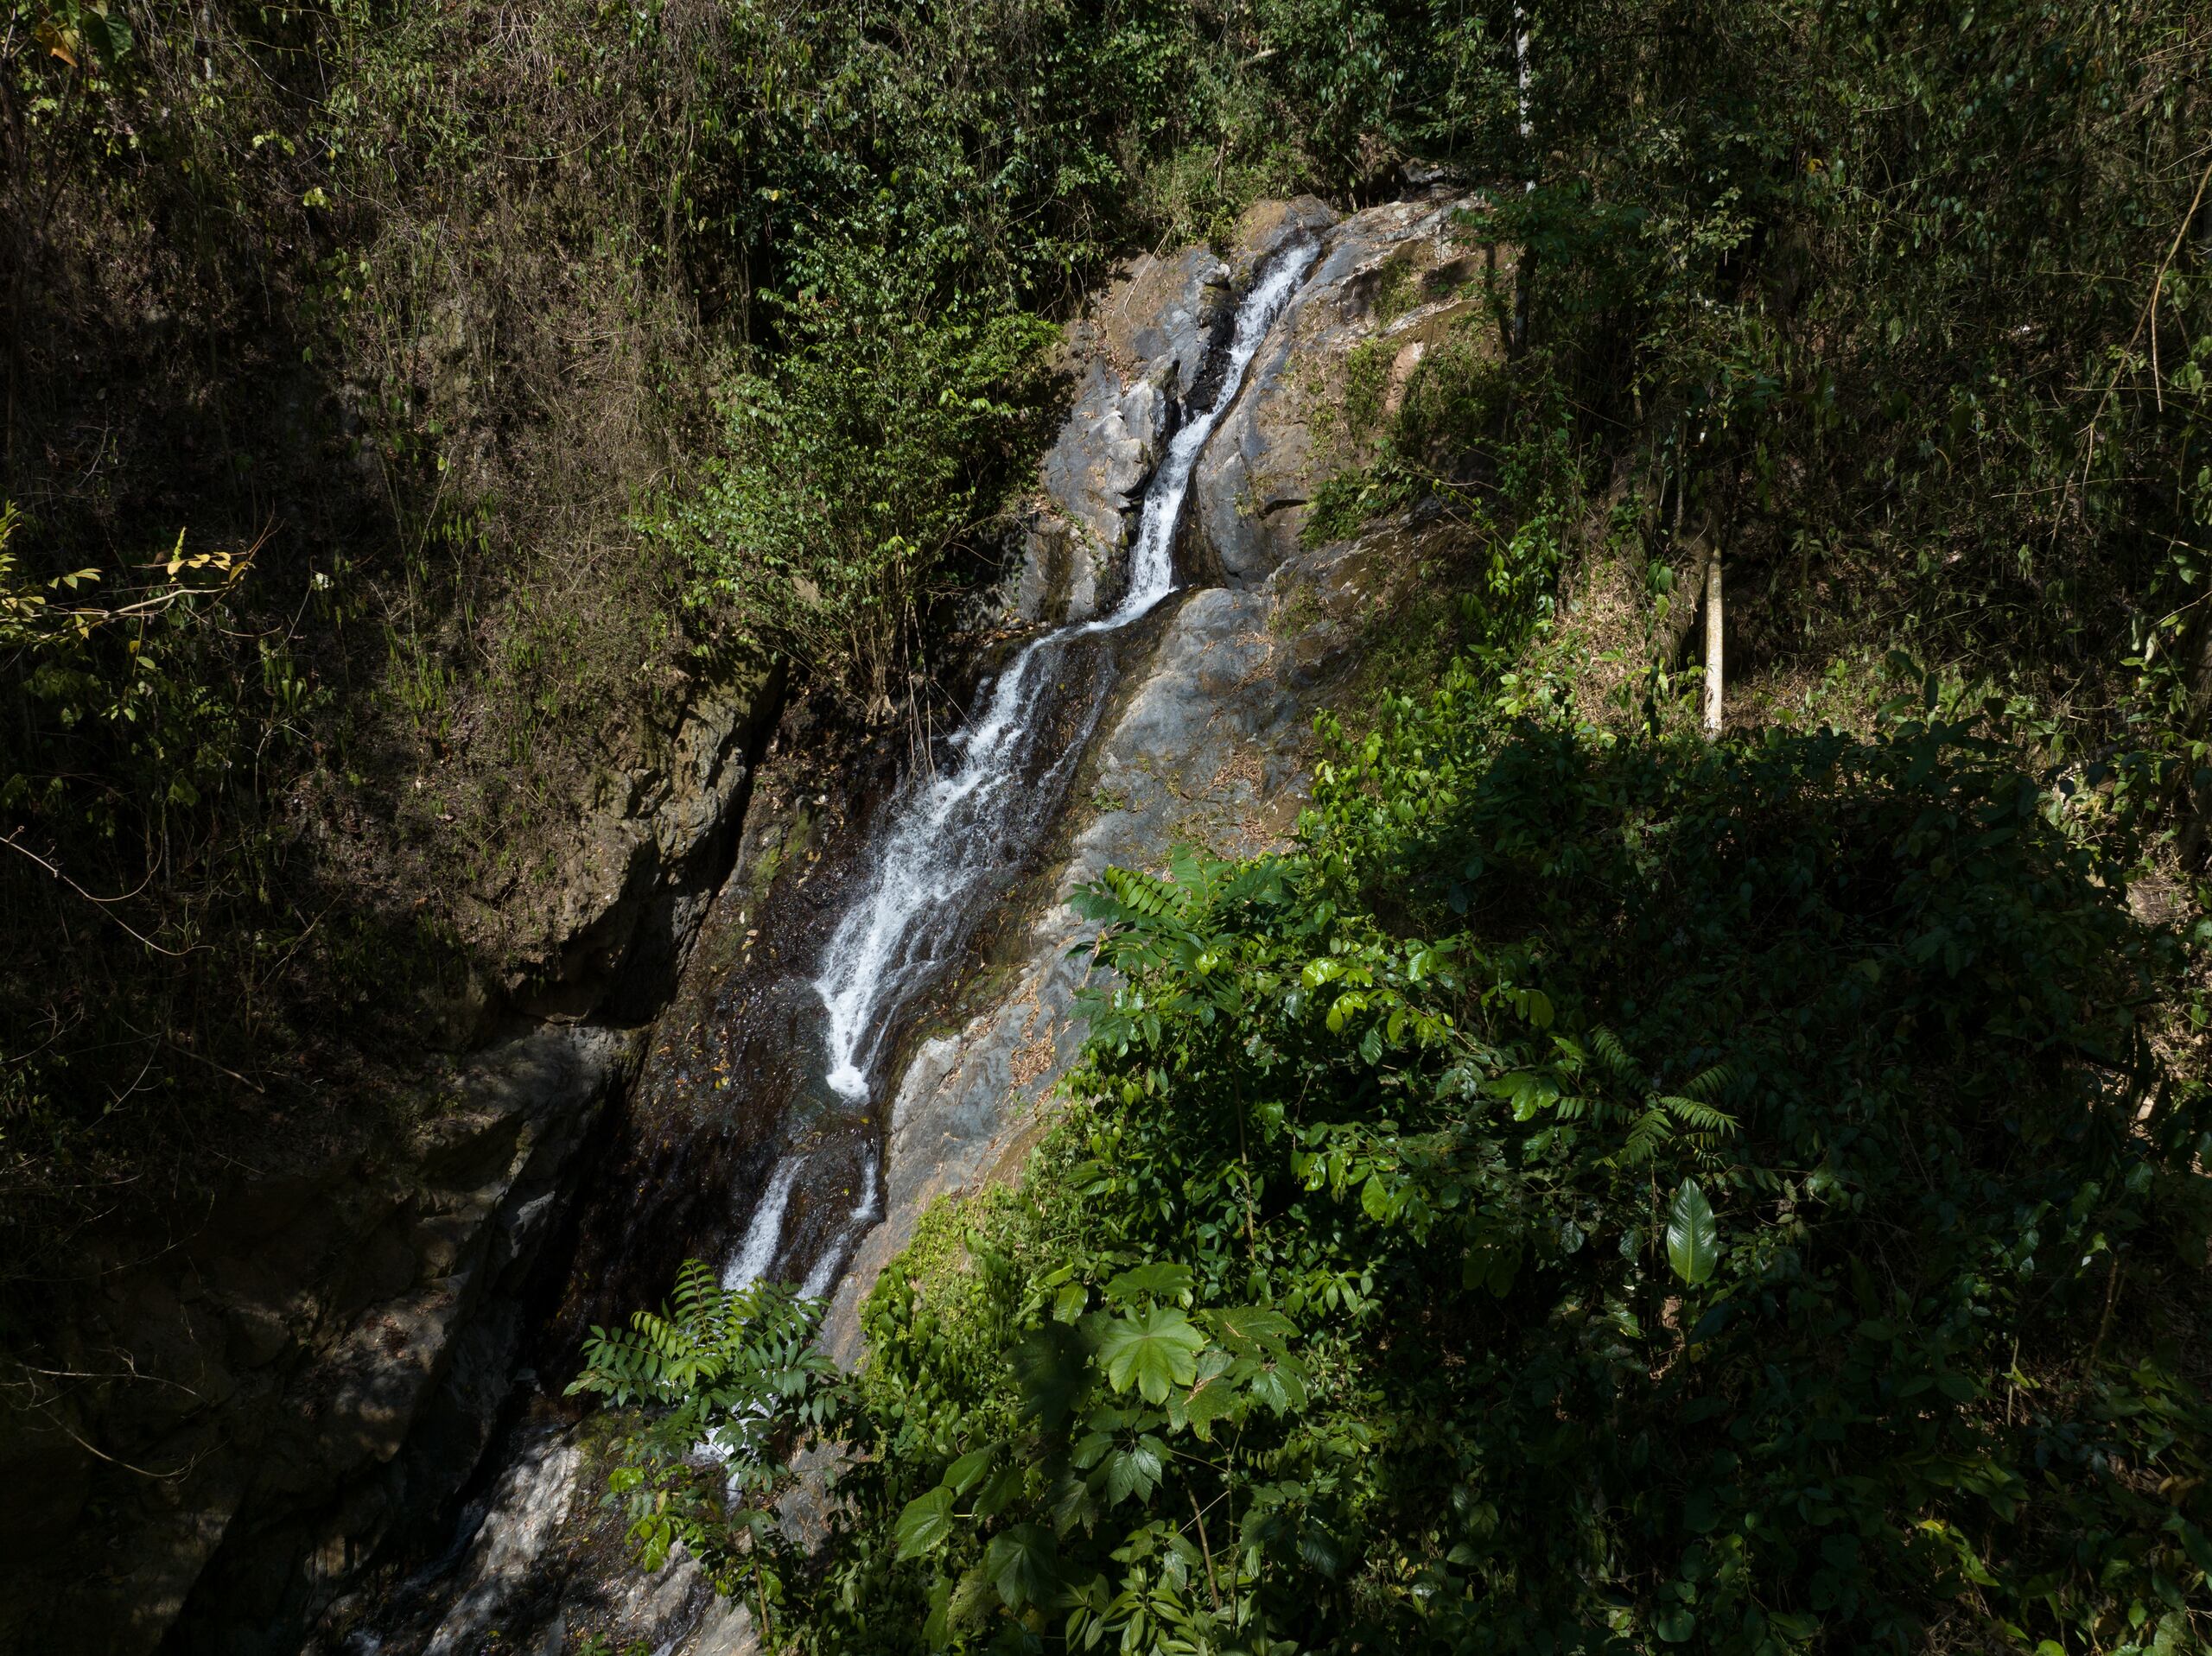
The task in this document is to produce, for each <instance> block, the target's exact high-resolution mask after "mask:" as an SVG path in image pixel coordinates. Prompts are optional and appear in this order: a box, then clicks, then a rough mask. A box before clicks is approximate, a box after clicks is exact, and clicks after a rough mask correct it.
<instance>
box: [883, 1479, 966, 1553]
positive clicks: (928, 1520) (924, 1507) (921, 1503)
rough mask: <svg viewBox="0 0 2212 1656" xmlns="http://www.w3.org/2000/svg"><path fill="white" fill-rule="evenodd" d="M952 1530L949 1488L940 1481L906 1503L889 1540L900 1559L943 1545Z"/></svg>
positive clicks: (950, 1492) (950, 1493)
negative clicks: (895, 1545) (895, 1548)
mask: <svg viewBox="0 0 2212 1656" xmlns="http://www.w3.org/2000/svg"><path fill="white" fill-rule="evenodd" d="M951 1533H952V1491H951V1490H950V1489H948V1488H945V1487H944V1485H943V1484H939V1485H938V1487H937V1488H934V1489H932V1490H931V1491H930V1492H929V1493H928V1494H925V1495H922V1496H920V1497H918V1499H916V1500H913V1501H908V1502H907V1503H906V1511H904V1512H902V1513H899V1524H898V1527H897V1528H896V1529H894V1530H893V1532H892V1539H893V1540H895V1541H896V1542H897V1543H898V1545H899V1557H900V1558H920V1557H921V1556H922V1555H923V1554H924V1553H925V1552H929V1551H933V1550H935V1549H936V1548H938V1547H939V1546H942V1545H944V1542H945V1540H946V1539H947V1538H948V1537H950V1535H951Z"/></svg>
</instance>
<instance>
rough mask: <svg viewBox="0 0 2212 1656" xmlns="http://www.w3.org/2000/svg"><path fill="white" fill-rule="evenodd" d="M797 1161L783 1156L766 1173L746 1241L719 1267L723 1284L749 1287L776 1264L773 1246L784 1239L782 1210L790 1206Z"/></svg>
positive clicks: (733, 1288) (747, 1227)
mask: <svg viewBox="0 0 2212 1656" xmlns="http://www.w3.org/2000/svg"><path fill="white" fill-rule="evenodd" d="M800 1164H801V1163H800V1158H798V1157H797V1156H786V1157H785V1158H784V1159H783V1160H782V1161H781V1162H779V1163H778V1164H777V1165H776V1171H775V1172H774V1173H772V1174H771V1175H770V1176H769V1179H768V1188H767V1189H766V1190H763V1191H761V1192H760V1201H758V1202H754V1203H753V1221H752V1222H751V1223H750V1224H748V1225H747V1226H746V1228H745V1240H743V1241H741V1242H740V1243H739V1244H738V1245H737V1252H736V1253H733V1254H731V1255H730V1256H729V1263H728V1265H726V1266H723V1267H722V1286H723V1287H725V1288H728V1289H731V1290H733V1291H734V1290H736V1289H739V1288H750V1287H751V1286H752V1285H753V1284H754V1283H756V1282H758V1281H760V1278H763V1277H765V1276H766V1275H767V1274H768V1267H769V1266H772V1265H773V1264H775V1262H776V1249H777V1247H779V1245H780V1244H781V1243H782V1241H783V1240H784V1210H785V1209H787V1208H789V1207H790V1206H791V1186H792V1185H794V1184H796V1183H798V1170H799V1167H800Z"/></svg>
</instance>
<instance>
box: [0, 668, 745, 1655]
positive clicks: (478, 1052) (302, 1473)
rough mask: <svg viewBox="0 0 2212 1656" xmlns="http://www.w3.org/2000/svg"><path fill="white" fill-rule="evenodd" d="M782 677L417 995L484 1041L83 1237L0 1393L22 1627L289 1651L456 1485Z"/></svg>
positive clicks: (726, 841) (689, 728)
mask: <svg viewBox="0 0 2212 1656" xmlns="http://www.w3.org/2000/svg"><path fill="white" fill-rule="evenodd" d="M780 694H781V685H780V679H779V677H777V676H773V675H766V676H762V675H754V676H749V677H746V678H743V679H740V680H737V681H734V682H724V683H721V684H718V685H710V686H707V687H704V688H702V689H701V690H700V691H699V692H698V693H697V694H696V695H695V696H694V698H693V700H692V701H691V703H690V707H689V708H688V710H687V712H686V714H684V716H683V718H682V720H680V722H679V723H678V725H677V728H676V730H675V731H674V733H672V735H671V738H670V739H669V740H668V741H667V742H666V744H665V745H664V758H663V760H662V761H661V762H660V763H658V764H657V765H652V766H650V767H646V768H641V769H639V770H638V771H634V772H632V773H630V774H627V775H625V776H623V777H609V778H607V779H606V780H605V784H604V785H603V786H602V787H601V789H600V790H598V796H597V799H596V801H595V807H596V809H594V810H593V811H591V812H589V813H588V814H587V815H585V816H584V817H583V818H582V821H580V822H578V823H576V824H575V832H574V833H573V834H569V835H567V836H564V839H565V842H566V843H568V844H569V845H570V847H571V849H572V854H570V855H569V856H567V857H566V858H565V859H564V860H563V864H562V866H560V867H558V868H556V870H554V871H552V876H551V878H550V879H547V880H546V881H544V882H543V897H542V898H541V904H542V907H543V913H541V914H539V915H538V916H537V921H536V923H535V924H534V928H533V929H534V930H535V932H536V933H537V935H538V936H540V937H541V938H542V939H543V947H542V949H541V951H540V953H539V954H538V955H536V956H534V957H531V958H525V959H521V960H518V961H516V962H515V963H514V968H513V971H512V974H511V977H510V979H509V980H507V981H505V982H483V981H476V980H472V981H470V982H468V983H467V984H464V985H462V986H460V987H458V988H457V989H456V990H455V991H454V993H451V994H450V995H449V996H448V998H447V999H443V1000H442V1001H440V1002H439V1003H437V1004H435V1005H432V1006H429V1007H427V1008H426V1017H425V1020H424V1021H425V1025H426V1032H427V1033H428V1034H429V1037H430V1039H431V1040H432V1041H433V1042H435V1044H439V1045H442V1046H449V1047H461V1048H471V1047H473V1048H474V1050H473V1051H471V1052H469V1053H468V1054H467V1056H463V1057H458V1058H448V1057H443V1056H429V1057H427V1058H426V1059H425V1060H424V1061H423V1063H422V1064H421V1065H420V1066H419V1067H418V1068H416V1069H414V1070H412V1071H406V1070H400V1071H395V1072H392V1073H390V1074H378V1075H373V1076H370V1077H366V1078H365V1079H364V1080H362V1081H361V1082H359V1083H358V1084H356V1085H355V1086H354V1087H353V1090H352V1092H351V1093H349V1094H348V1095H347V1107H345V1108H338V1107H334V1108H332V1109H331V1110H330V1111H329V1113H328V1114H327V1118H326V1119H321V1120H316V1121H315V1122H313V1123H312V1124H309V1125H308V1126H306V1127H304V1128H303V1129H302V1132H301V1133H297V1134H295V1135H292V1136H291V1137H290V1138H289V1139H284V1140H283V1141H282V1142H277V1141H276V1140H274V1139H272V1142H271V1143H270V1145H269V1146H268V1154H267V1156H266V1158H263V1159H261V1160H259V1161H257V1162H255V1163H251V1164H250V1163H248V1162H247V1161H245V1160H244V1159H238V1160H236V1161H235V1162H234V1164H233V1167H232V1173H231V1175H230V1177H228V1178H227V1179H226V1180H225V1181H224V1182H223V1183H222V1184H221V1185H220V1186H219V1188H217V1189H216V1190H213V1192H210V1193H207V1195H205V1196H202V1197H200V1199H198V1200H196V1201H183V1200H179V1199H175V1198H173V1197H169V1196H164V1195H162V1193H158V1192H149V1193H147V1194H146V1195H144V1196H143V1197H142V1196H137V1195H133V1196H130V1197H127V1198H126V1200H125V1202H124V1204H123V1206H122V1207H121V1209H119V1210H118V1212H116V1213H114V1214H113V1215H110V1216H109V1218H108V1220H107V1221H105V1222H104V1223H103V1224H102V1225H101V1226H99V1228H97V1229H96V1230H94V1231H92V1232H91V1233H89V1234H87V1235H86V1238H85V1239H84V1241H83V1245H82V1247H81V1248H80V1250H79V1253H78V1254H77V1257H76V1261H75V1269H74V1271H73V1275H72V1277H71V1278H70V1279H69V1280H68V1281H67V1282H64V1283H61V1284H58V1285H55V1289H56V1298H57V1299H58V1300H60V1301H62V1302H63V1303H66V1304H68V1305H70V1307H71V1308H72V1314H71V1316H70V1317H69V1319H68V1321H67V1324H66V1325H65V1327H64V1329H63V1332H62V1334H61V1336H60V1340H59V1341H58V1342H56V1343H55V1345H54V1361H52V1362H51V1363H49V1364H45V1365H41V1368H40V1369H39V1370H37V1371H35V1374H34V1379H35V1382H36V1386H37V1390H36V1394H35V1395H33V1396H29V1397H23V1398H18V1399H12V1401H13V1402H14V1403H15V1404H16V1405H17V1406H14V1407H11V1408H10V1409H9V1410H8V1411H7V1412H5V1413H4V1414H0V1473H4V1475H5V1476H6V1478H7V1481H8V1482H9V1483H10V1487H12V1488H15V1489H16V1490H17V1491H18V1498H17V1499H16V1500H14V1501H10V1503H9V1504H8V1506H7V1509H6V1512H5V1514H4V1516H0V1534H3V1535H4V1538H5V1541H6V1545H8V1548H9V1552H10V1560H11V1564H10V1569H9V1570H8V1571H7V1572H6V1575H5V1577H4V1581H3V1582H0V1649H7V1650H19V1649H20V1650H25V1651H32V1650H44V1651H54V1652H60V1651H72V1652H73V1651H79V1650H82V1651H88V1652H89V1651H95V1650H97V1651H100V1652H104V1653H106V1652H112V1653H117V1656H128V1653H131V1652H138V1651H149V1650H152V1649H154V1648H156V1646H162V1647H163V1648H168V1649H172V1650H179V1651H199V1650H208V1651H223V1652H242V1653H243V1652H269V1653H272V1656H274V1653H287V1656H289V1652H291V1651H293V1650H296V1648H297V1647H298V1644H299V1640H300V1636H301V1632H302V1628H303V1627H304V1626H305V1625H306V1623H307V1621H308V1619H309V1618H310V1617H312V1616H313V1615H315V1614H316V1613H317V1612H319V1611H320V1610H321V1608H322V1606H323V1605H324V1604H326V1603H327V1602H329V1601H330V1599H331V1598H332V1597H333V1596H334V1595H336V1594H338V1593H340V1592H341V1591H342V1590H343V1589H345V1587H346V1585H347V1583H349V1582H350V1581H351V1580H352V1579H353V1576H354V1575H355V1573H356V1572H357V1571H358V1570H359V1569H360V1568H361V1567H362V1566H363V1565H364V1564H366V1563H367V1562H368V1561H369V1559H370V1558H372V1557H373V1556H374V1554H375V1552H376V1551H377V1549H378V1545H379V1544H380V1543H381V1542H382V1541H383V1540H384V1539H385V1537H386V1536H387V1535H389V1534H391V1533H392V1532H395V1531H398V1530H402V1529H404V1528H405V1527H407V1526H410V1525H412V1524H417V1523H419V1522H420V1521H422V1520H423V1519H424V1518H425V1517H426V1516H427V1515H428V1514H429V1513H430V1512H431V1511H433V1510H434V1509H435V1507H437V1506H438V1505H439V1504H440V1503H441V1502H443V1501H446V1500H448V1498H449V1497H450V1496H451V1494H452V1493H453V1491H454V1488H455V1487H456V1486H457V1485H458V1484H459V1483H460V1482H461V1480H462V1479H464V1478H465V1477H466V1476H467V1475H468V1473H469V1471H470V1470H471V1469H473V1468H474V1465H475V1463H476V1461H477V1458H478V1456H480V1454H481V1452H482V1450H483V1448H484V1446H485V1444H486V1442H487V1441H488V1439H489V1437H490V1434H491V1431H492V1428H493V1422H494V1420H495V1418H497V1416H498V1414H499V1410H500V1408H501V1407H502V1405H504V1403H505V1399H506V1398H507V1395H508V1393H509V1392H510V1390H511V1388H512V1385H513V1381H514V1373H515V1369H516V1367H517V1365H518V1354H519V1353H520V1352H521V1350H522V1348H523V1342H524V1335H525V1333H526V1332H527V1329H528V1323H529V1318H530V1315H531V1296H532V1291H533V1290H534V1289H535V1288H537V1284H538V1275H539V1270H540V1266H541V1262H542V1261H543V1259H544V1258H545V1257H546V1254H547V1250H548V1247H549V1244H550V1243H553V1242H554V1241H555V1240H556V1238H557V1237H558V1235H559V1233H560V1232H561V1229H562V1228H563V1225H564V1223H567V1222H569V1215H570V1214H571V1212H572V1210H573V1203H574V1198H575V1193H576V1190H577V1188H578V1185H579V1183H580V1180H581V1178H582V1175H583V1173H584V1172H585V1171H586V1170H587V1168H588V1164H589V1157H588V1154H587V1153H586V1152H587V1151H588V1147H589V1146H590V1145H592V1144H593V1142H594V1136H595V1135H596V1134H598V1133H600V1131H601V1119H602V1116H603V1114H604V1112H605V1109H606V1107H607V1104H608V1103H609V1101H611V1100H613V1099H614V1098H616V1097H617V1096H619V1095H620V1092H621V1090H622V1088H623V1087H624V1086H625V1085H626V1082H627V1079H628V1077H629V1076H630V1075H632V1073H633V1072H634V1070H635V1068H636V1059H637V1056H638V1052H639V1047H640V1044H641V1035H640V1033H639V1031H638V1029H637V1028H636V1027H635V1026H636V1025H639V1023H640V1021H641V1020H642V1019H644V1018H648V1017H650V1016H651V1015H652V1012H654V1011H655V1010H656V1008H657V1007H658V1005H659V1004H660V1003H661V1002H662V1001H664V1000H665V999H666V998H667V996H668V994H669V993H670V992H671V988H672V987H673V984H674V982H675V980H676V977H677V972H678V970H679V969H680V967H681V965H682V962H683V958H684V956H685V954H686V952H687V950H688V949H689V946H690V941H691V939H692V937H693V936H695V935H696V931H697V929H698V925H699V922H700V919H701V917H702V914H703V912H704V910H705V908H706V905H707V904H708V902H709V899H710V898H711V897H712V895H713V893H714V891H715V888H716V887H717V886H718V885H719V884H720V883H721V878H722V876H723V874H724V873H725V872H727V870H728V866H729V861H730V855H731V849H732V847H733V844H734V834H735V829H736V826H737V823H738V821H739V819H740V818H741V815H742V812H743V807H744V803H745V800H746V796H747V787H748V784H749V781H750V778H751V775H752V771H753V766H754V764H755V762H756V761H757V758H758V757H759V752H760V746H761V742H762V738H763V736H764V735H765V732H766V726H767V725H768V724H769V723H770V722H771V721H772V718H773V715H774V712H775V708H776V707H777V705H778V702H779V697H780ZM363 1096H367V1097H369V1098H371V1099H372V1100H375V1101H377V1107H373V1108H370V1109H366V1110H364V1109H361V1108H360V1107H359V1102H360V1100H361V1098H362V1097H363ZM314 1107H315V1101H314V1100H312V1099H311V1098H303V1099H302V1100H300V1101H296V1102H295V1103H293V1104H292V1105H291V1106H290V1108H292V1109H293V1110H294V1111H296V1112H298V1113H302V1114H304V1113H306V1112H308V1111H311V1110H313V1108H314ZM93 1537H97V1538H98V1539H99V1544H100V1545H99V1547H98V1549H97V1550H96V1551H88V1550H87V1548H86V1541H87V1540H88V1539H91V1538H93ZM164 1640H167V1643H166V1644H164V1642H163V1641H164Z"/></svg>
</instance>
